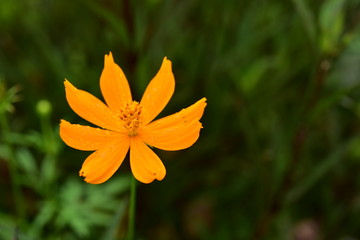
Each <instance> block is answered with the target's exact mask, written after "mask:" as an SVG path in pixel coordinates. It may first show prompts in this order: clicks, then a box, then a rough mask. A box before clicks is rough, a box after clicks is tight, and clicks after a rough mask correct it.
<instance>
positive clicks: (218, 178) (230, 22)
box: [0, 0, 360, 240]
mask: <svg viewBox="0 0 360 240" xmlns="http://www.w3.org/2000/svg"><path fill="white" fill-rule="evenodd" d="M109 51H112V53H113V55H114V58H115V61H116V62H117V63H118V64H119V65H120V66H121V67H122V69H123V70H124V72H125V74H126V76H127V78H128V80H129V82H130V85H131V88H132V90H133V95H134V96H135V99H137V100H140V98H141V96H142V93H143V91H144V89H145V87H146V86H147V84H148V82H149V81H150V80H151V78H152V77H153V76H154V75H155V74H156V72H157V70H158V69H159V67H160V64H161V61H162V59H163V57H164V56H167V57H168V58H169V59H170V60H172V62H173V72H174V74H175V78H176V90H175V94H174V96H173V98H172V99H171V101H170V103H169V104H168V106H167V107H166V109H165V110H164V111H163V113H162V114H161V116H165V115H167V114H171V113H174V112H177V111H179V110H180V109H182V108H184V107H187V106H189V105H191V104H192V103H194V102H195V101H197V100H198V99H200V98H202V97H206V98H207V99H208V106H207V108H206V110H205V114H204V116H203V118H202V123H203V126H204V128H203V129H202V131H201V136H200V139H199V140H198V142H197V143H196V144H195V145H194V146H193V147H191V148H189V149H186V150H183V151H177V152H165V151H161V150H155V151H156V153H157V154H158V155H159V156H160V158H161V159H162V160H163V162H164V164H165V166H166V168H167V176H166V178H165V179H164V180H163V181H161V182H154V183H152V184H149V185H145V184H141V183H139V184H138V189H137V191H138V192H137V194H138V198H137V215H136V236H137V239H156V240H163V239H164V240H167V239H170V240H172V239H174V240H178V239H179V240H180V239H194V240H195V239H210V240H212V239H245V240H247V239H249V240H256V239H274V240H275V239H294V240H295V239H296V240H316V239H319V240H320V239H340V240H350V239H352V240H353V239H360V177H359V172H360V1H359V0H327V1H326V0H319V1H312V0H288V1H285V0H281V1H280V0H253V1H241V0H226V1H223V0H208V1H199V0H168V1H166V0H144V1H130V0H123V1H120V0H118V1H115V0H104V1H96V0H79V1H61V0H17V1H14V0H1V1H0V121H1V125H0V137H1V138H0V196H1V197H0V239H6V240H7V239H20V240H21V239H29V240H31V239H34V240H35V239H51V240H52V239H54V240H56V239H59V240H60V239H66V240H67V239H105V240H106V239H108V240H111V239H124V237H125V235H126V228H127V207H128V199H129V197H128V196H129V180H130V176H131V173H130V168H129V163H128V159H127V160H126V161H125V162H124V164H123V165H122V166H121V167H120V169H119V170H118V172H117V173H116V174H115V175H114V177H112V178H111V179H110V180H109V181H107V182H106V183H104V184H101V185H90V184H87V183H85V182H84V181H83V180H82V178H81V177H78V171H79V169H80V167H81V165H82V163H83V160H84V159H85V158H86V156H87V155H89V152H81V151H77V150H74V149H72V148H69V147H67V146H65V145H64V143H63V142H62V141H61V140H60V138H59V136H58V124H59V122H60V119H66V120H68V121H70V122H72V123H81V124H83V123H84V124H87V123H86V122H85V121H84V120H82V119H80V118H79V117H78V116H77V115H76V114H75V113H74V112H72V110H71V109H70V107H69V106H68V104H67V102H66V99H65V94H64V87H63V80H64V78H67V79H69V80H70V81H71V82H72V83H73V84H74V85H75V86H77V87H78V88H80V89H84V90H86V91H88V92H90V93H92V94H94V95H95V96H97V97H99V98H101V94H100V89H99V77H100V74H101V71H102V68H103V60H104V55H105V54H107V53H108V52H109ZM101 99H102V98H101Z"/></svg>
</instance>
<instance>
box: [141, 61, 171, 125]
mask: <svg viewBox="0 0 360 240" xmlns="http://www.w3.org/2000/svg"><path fill="white" fill-rule="evenodd" d="M174 90H175V78H174V75H173V73H172V70H171V61H170V60H168V59H167V58H166V57H165V58H164V60H163V62H162V65H161V68H160V70H159V72H158V73H157V74H156V76H155V77H154V78H153V79H152V80H151V81H150V83H149V85H148V86H147V88H146V90H145V93H144V95H143V97H142V99H141V102H140V105H141V106H143V113H142V115H143V124H144V125H146V124H147V123H149V122H151V121H152V120H153V119H154V118H155V117H156V116H157V115H158V114H159V113H160V112H161V111H162V110H163V109H164V107H165V106H166V104H167V103H168V102H169V100H170V98H171V96H172V95H173V93H174Z"/></svg>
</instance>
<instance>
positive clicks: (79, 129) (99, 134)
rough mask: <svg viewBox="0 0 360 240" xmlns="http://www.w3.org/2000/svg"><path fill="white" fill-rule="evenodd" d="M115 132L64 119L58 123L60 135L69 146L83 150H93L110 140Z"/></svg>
mask: <svg viewBox="0 0 360 240" xmlns="http://www.w3.org/2000/svg"><path fill="white" fill-rule="evenodd" d="M116 135H119V133H115V132H112V131H108V130H103V129H100V128H93V127H89V126H82V125H78V124H71V123H69V122H67V121H65V120H61V123H60V137H61V139H62V140H63V141H64V142H65V143H66V144H67V145H68V146H70V147H72V148H75V149H78V150H83V151H95V150H98V149H100V148H101V147H103V146H104V145H106V144H108V143H109V142H111V141H112V140H113V139H114V137H115V136H116Z"/></svg>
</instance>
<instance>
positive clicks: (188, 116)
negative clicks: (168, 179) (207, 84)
mask: <svg viewBox="0 0 360 240" xmlns="http://www.w3.org/2000/svg"><path fill="white" fill-rule="evenodd" d="M64 84H65V91H66V99H67V101H68V103H69V105H70V107H71V108H72V110H73V111H74V112H75V113H77V114H78V115H79V116H80V117H82V118H83V119H85V120H87V121H89V122H91V123H93V124H95V125H97V126H99V127H101V128H93V127H89V126H82V125H78V124H71V123H69V122H67V121H65V120H61V123H60V136H61V138H62V140H63V141H64V142H65V143H66V144H67V145H69V146H70V147H72V148H76V149H78V150H83V151H95V152H93V153H92V154H91V155H90V156H88V158H87V159H86V160H85V162H84V163H83V165H82V168H81V170H80V172H79V174H80V176H83V177H85V181H86V182H88V183H93V184H98V183H103V182H105V181H107V180H108V179H109V178H110V177H111V176H112V175H113V174H114V173H115V172H116V170H117V169H118V168H119V167H120V165H121V163H122V162H123V160H124V158H125V156H126V154H127V152H128V150H129V149H130V166H131V170H132V172H133V174H134V176H135V178H136V179H137V180H139V181H140V182H143V183H150V182H152V181H154V179H157V180H162V179H163V178H164V177H165V174H166V170H165V167H164V165H163V163H162V161H161V160H160V158H159V157H158V156H157V155H156V154H155V153H154V152H153V151H152V150H151V149H150V148H149V147H148V146H153V147H156V148H159V149H163V150H169V151H174V150H181V149H185V148H188V147H190V146H191V145H193V144H194V143H195V142H196V140H197V139H198V138H199V134H200V129H201V128H202V125H201V123H200V122H199V120H200V118H201V117H202V115H203V112H204V109H205V106H206V98H202V99H201V100H199V101H197V102H196V103H195V104H193V105H191V106H190V107H188V108H185V109H183V110H181V111H180V112H178V113H175V114H172V115H170V116H167V117H164V118H161V119H159V120H156V121H153V122H152V120H153V119H154V118H155V117H156V116H157V115H158V114H159V113H160V112H161V111H162V110H163V109H164V107H165V106H166V104H167V103H168V102H169V100H170V98H171V96H172V95H173V93H174V89H175V79H174V75H173V73H172V70H171V62H170V60H168V59H167V58H166V57H165V58H164V60H163V62H162V65H161V68H160V70H159V72H158V73H157V74H156V76H155V77H154V78H153V79H152V80H151V82H150V83H149V85H148V87H147V88H146V90H145V93H144V95H143V97H142V99H141V101H140V102H136V101H133V100H132V97H131V92H130V87H129V84H128V81H127V79H126V77H125V75H124V73H123V71H122V70H121V68H120V67H119V66H118V65H117V64H116V63H115V62H114V59H113V57H112V54H111V52H110V53H109V55H105V64H104V69H103V71H102V74H101V77H100V88H101V92H102V95H103V97H104V99H105V102H106V104H104V103H103V102H102V101H100V100H99V99H97V98H96V97H94V96H93V95H91V94H89V93H88V92H85V91H82V90H79V89H77V88H75V87H74V86H73V85H72V84H71V83H70V82H69V81H67V80H65V82H64Z"/></svg>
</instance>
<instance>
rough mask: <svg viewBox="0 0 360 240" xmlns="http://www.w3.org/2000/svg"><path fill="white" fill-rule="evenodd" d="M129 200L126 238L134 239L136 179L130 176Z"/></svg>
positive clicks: (128, 239)
mask: <svg viewBox="0 0 360 240" xmlns="http://www.w3.org/2000/svg"><path fill="white" fill-rule="evenodd" d="M130 184H131V185H130V202H129V225H128V236H127V240H134V230H135V210H136V179H135V178H134V177H133V176H131V183H130Z"/></svg>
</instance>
